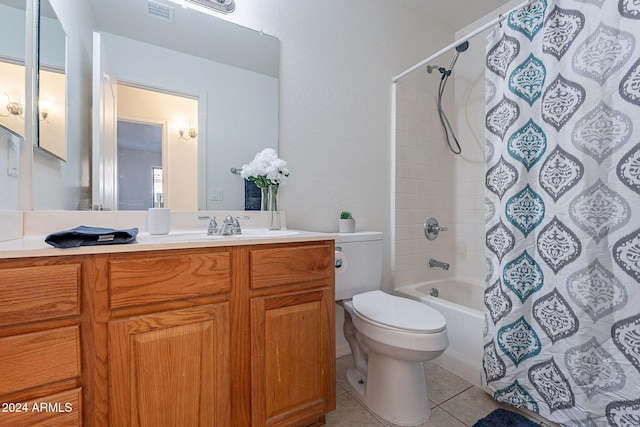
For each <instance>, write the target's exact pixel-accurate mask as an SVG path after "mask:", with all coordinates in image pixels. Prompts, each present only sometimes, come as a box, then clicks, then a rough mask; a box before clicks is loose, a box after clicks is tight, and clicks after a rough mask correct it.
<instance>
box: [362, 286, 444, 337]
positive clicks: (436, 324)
mask: <svg viewBox="0 0 640 427" xmlns="http://www.w3.org/2000/svg"><path fill="white" fill-rule="evenodd" d="M352 304H353V308H354V309H355V310H356V311H357V312H358V314H360V315H361V316H363V317H365V318H367V319H369V320H371V321H373V322H375V323H380V324H382V325H385V326H390V327H392V328H397V329H403V330H406V331H411V332H420V333H425V334H427V333H435V332H439V331H442V330H443V329H444V328H445V326H446V320H445V318H444V316H443V315H442V314H441V313H440V312H438V311H437V310H435V309H433V308H431V307H429V306H428V305H426V304H422V303H420V302H418V301H414V300H410V299H408V298H402V297H396V296H393V295H389V294H388V293H386V292H382V291H371V292H365V293H363V294H357V295H354V296H353V299H352Z"/></svg>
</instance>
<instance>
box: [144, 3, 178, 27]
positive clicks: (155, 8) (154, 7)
mask: <svg viewBox="0 0 640 427" xmlns="http://www.w3.org/2000/svg"><path fill="white" fill-rule="evenodd" d="M147 13H148V15H149V16H151V17H153V18H157V19H160V20H162V21H166V22H171V23H173V7H171V6H167V5H166V4H162V3H156V2H154V1H148V2H147Z"/></svg>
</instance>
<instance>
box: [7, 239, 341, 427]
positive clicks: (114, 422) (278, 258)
mask: <svg viewBox="0 0 640 427" xmlns="http://www.w3.org/2000/svg"><path fill="white" fill-rule="evenodd" d="M333 258H334V245H333V241H332V240H323V241H311V242H295V243H293V242H292V243H279V244H261V245H248V246H243V245H239V246H229V247H208V248H198V249H167V250H155V251H139V252H127V253H112V254H109V253H104V254H93V255H82V256H52V257H42V258H23V259H17V260H15V259H14V260H0V288H1V289H0V399H1V400H2V402H13V403H16V402H23V403H24V402H37V401H44V402H50V403H51V405H50V406H51V407H52V408H54V407H57V408H61V410H60V412H55V413H54V412H53V411H49V412H47V413H44V414H43V413H35V412H33V411H30V412H29V413H28V414H20V413H17V412H16V413H10V414H5V413H2V412H0V427H3V426H11V427H14V426H29V427H31V426H39V425H42V426H79V425H83V424H84V425H87V426H98V427H102V426H104V427H107V426H109V427H112V426H152V427H155V426H163V427H164V426H189V427H197V426H215V427H225V426H233V427H242V426H246V427H260V426H288V427H296V426H300V427H302V426H311V425H321V424H324V415H325V414H326V413H327V412H330V411H332V410H333V409H335V339H334V334H335V325H334V322H335V319H334V267H333ZM56 405H57V406H56ZM68 408H71V410H68Z"/></svg>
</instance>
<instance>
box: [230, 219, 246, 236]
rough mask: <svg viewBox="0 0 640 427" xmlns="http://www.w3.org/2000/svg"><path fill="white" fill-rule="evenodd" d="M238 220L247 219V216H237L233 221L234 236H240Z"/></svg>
mask: <svg viewBox="0 0 640 427" xmlns="http://www.w3.org/2000/svg"><path fill="white" fill-rule="evenodd" d="M239 219H249V217H248V216H247V215H239V216H237V217H235V218H234V219H233V232H234V233H235V234H242V228H241V227H240V221H238V220H239Z"/></svg>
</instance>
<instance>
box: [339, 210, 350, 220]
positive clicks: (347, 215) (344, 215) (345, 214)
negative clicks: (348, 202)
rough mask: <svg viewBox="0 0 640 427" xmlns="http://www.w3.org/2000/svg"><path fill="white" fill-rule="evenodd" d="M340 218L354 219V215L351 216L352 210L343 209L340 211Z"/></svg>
mask: <svg viewBox="0 0 640 427" xmlns="http://www.w3.org/2000/svg"><path fill="white" fill-rule="evenodd" d="M340 219H353V217H352V216H351V212H349V211H342V212H340Z"/></svg>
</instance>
